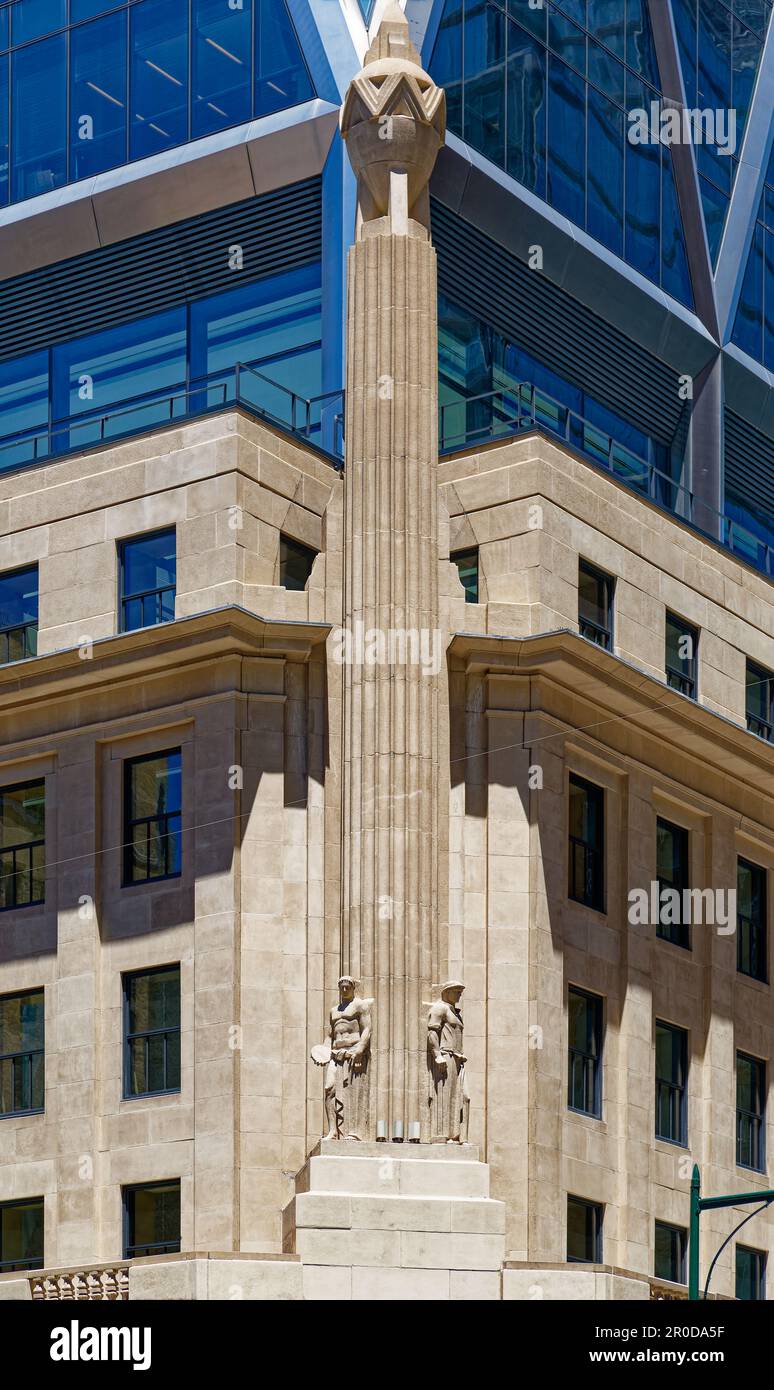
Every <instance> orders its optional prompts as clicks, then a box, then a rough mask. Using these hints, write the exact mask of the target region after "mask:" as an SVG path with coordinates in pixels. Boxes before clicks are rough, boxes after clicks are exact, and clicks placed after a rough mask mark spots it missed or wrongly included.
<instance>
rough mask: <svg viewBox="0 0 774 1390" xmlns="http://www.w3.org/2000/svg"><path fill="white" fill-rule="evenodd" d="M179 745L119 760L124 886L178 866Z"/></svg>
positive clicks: (166, 874) (174, 871) (175, 872)
mask: <svg viewBox="0 0 774 1390" xmlns="http://www.w3.org/2000/svg"><path fill="white" fill-rule="evenodd" d="M181 778H182V759H181V753H180V749H179V748H174V749H168V750H167V751H165V752H163V753H149V754H147V755H146V756H145V757H142V758H130V759H128V760H127V761H126V762H125V763H124V886H125V887H128V886H129V885H131V884H135V883H150V882H153V881H155V880H158V879H164V878H177V877H179V875H180V872H181V864H182V788H181Z"/></svg>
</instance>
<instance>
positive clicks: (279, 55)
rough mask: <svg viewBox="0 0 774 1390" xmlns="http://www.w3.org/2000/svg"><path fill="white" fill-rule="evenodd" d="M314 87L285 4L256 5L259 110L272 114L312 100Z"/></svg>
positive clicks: (260, 0)
mask: <svg viewBox="0 0 774 1390" xmlns="http://www.w3.org/2000/svg"><path fill="white" fill-rule="evenodd" d="M313 96H314V88H313V87H312V84H311V82H310V80H309V74H308V72H307V70H306V66H305V64H304V60H303V56H302V54H301V50H300V46H299V42H298V39H297V38H296V35H295V31H294V29H293V25H292V23H291V21H290V15H289V14H288V11H287V8H286V6H285V5H280V4H276V3H274V4H271V5H267V4H266V3H265V0H259V3H258V4H257V5H256V7H255V111H254V114H255V115H256V116H268V115H270V113H271V112H272V111H283V110H284V109H285V107H287V106H296V105H298V104H299V103H300V102H302V101H310V100H311V99H312V97H313Z"/></svg>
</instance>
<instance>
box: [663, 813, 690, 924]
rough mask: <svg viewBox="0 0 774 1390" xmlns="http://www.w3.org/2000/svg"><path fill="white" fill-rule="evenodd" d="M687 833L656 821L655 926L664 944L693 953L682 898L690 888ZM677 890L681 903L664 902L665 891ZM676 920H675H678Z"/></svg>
mask: <svg viewBox="0 0 774 1390" xmlns="http://www.w3.org/2000/svg"><path fill="white" fill-rule="evenodd" d="M689 844H690V839H689V835H688V831H687V830H686V829H685V827H684V826H682V825H673V824H672V822H671V821H668V820H663V819H662V818H661V816H659V817H658V819H657V821H656V878H657V880H658V890H659V913H658V922H657V923H656V936H658V937H660V939H661V940H662V941H671V942H672V945H673V946H682V947H683V948H684V950H686V951H689V950H690V949H691V934H690V928H689V924H688V921H687V920H685V918H686V912H685V899H684V897H683V894H684V892H685V890H686V889H687V888H688V887H689V886H690V873H689V858H688V852H689ZM665 889H666V890H668V889H674V890H675V891H676V892H677V893H678V894H679V898H678V902H677V904H675V902H674V900H669V899H668V900H667V902H665V903H662V902H661V893H662V891H663V890H665ZM675 919H676V920H675Z"/></svg>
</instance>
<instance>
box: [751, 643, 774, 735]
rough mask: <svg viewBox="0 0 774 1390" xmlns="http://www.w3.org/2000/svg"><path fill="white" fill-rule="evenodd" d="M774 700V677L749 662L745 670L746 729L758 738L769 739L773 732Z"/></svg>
mask: <svg viewBox="0 0 774 1390" xmlns="http://www.w3.org/2000/svg"><path fill="white" fill-rule="evenodd" d="M773 699H774V677H772V676H771V674H770V673H769V672H768V671H764V670H762V668H761V667H760V666H754V665H753V663H752V662H751V661H748V663H747V669H746V691H745V702H746V703H745V707H746V710H747V727H748V729H749V730H750V732H751V733H754V734H758V735H759V737H760V738H765V739H769V740H770V739H771V737H772V732H774V718H773V717H772V713H773V711H772V701H773Z"/></svg>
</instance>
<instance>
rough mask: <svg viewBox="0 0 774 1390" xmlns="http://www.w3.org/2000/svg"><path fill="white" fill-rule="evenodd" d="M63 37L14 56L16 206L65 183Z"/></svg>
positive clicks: (13, 123) (13, 99)
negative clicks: (21, 201) (24, 199)
mask: <svg viewBox="0 0 774 1390" xmlns="http://www.w3.org/2000/svg"><path fill="white" fill-rule="evenodd" d="M66 43H67V40H66V38H65V35H64V34H58V35H57V36H56V37H54V38H52V39H46V40H45V41H44V42H42V43H34V44H30V46H29V47H28V48H20V49H18V50H17V51H16V52H15V53H14V54H13V55H12V60H11V61H12V84H13V96H12V107H13V109H12V134H13V154H12V163H13V179H12V196H13V198H14V201H17V202H18V201H19V199H23V198H35V197H37V195H38V194H39V193H49V192H50V191H51V189H53V188H58V187H59V185H60V184H62V183H64V182H65V179H66V178H67V151H66V133H67V73H66V66H65V63H66V51H67V50H66Z"/></svg>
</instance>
